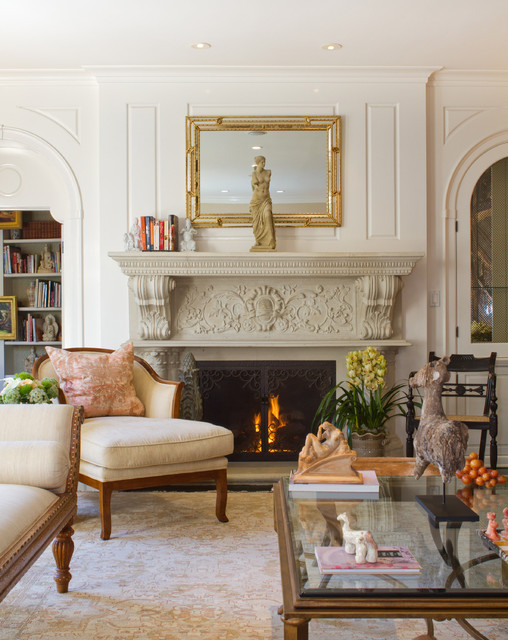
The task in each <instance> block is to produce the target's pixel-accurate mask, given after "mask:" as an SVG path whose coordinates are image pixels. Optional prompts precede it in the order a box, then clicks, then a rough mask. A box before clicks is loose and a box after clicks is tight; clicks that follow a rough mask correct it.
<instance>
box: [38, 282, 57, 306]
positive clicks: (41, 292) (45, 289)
mask: <svg viewBox="0 0 508 640" xmlns="http://www.w3.org/2000/svg"><path fill="white" fill-rule="evenodd" d="M34 297H35V305H34V306H36V307H44V308H46V307H47V308H50V307H61V306H62V285H61V284H60V283H59V282H53V280H36V281H35V296H34Z"/></svg>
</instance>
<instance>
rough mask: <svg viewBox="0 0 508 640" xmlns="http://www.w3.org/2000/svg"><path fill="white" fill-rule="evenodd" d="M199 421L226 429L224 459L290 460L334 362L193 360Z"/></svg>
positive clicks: (332, 375)
mask: <svg viewBox="0 0 508 640" xmlns="http://www.w3.org/2000/svg"><path fill="white" fill-rule="evenodd" d="M197 368H198V370H199V374H198V375H199V387H200V392H201V397H202V401H203V420H206V421H207V422H212V423H215V424H220V425H222V426H224V427H227V428H228V429H231V431H233V433H234V435H235V450H234V453H233V454H232V456H231V457H230V460H239V461H240V460H243V461H249V460H260V461H265V460H294V459H296V458H297V456H298V453H299V451H300V450H301V448H302V446H303V443H304V440H305V436H306V435H307V433H308V432H309V431H310V428H311V425H312V421H313V418H314V414H315V412H316V409H317V408H318V406H319V403H320V402H321V399H322V397H323V395H324V394H325V393H326V391H328V389H330V387H332V386H333V385H334V384H335V370H336V363H335V361H294V360H291V361H257V360H256V361H249V362H243V361H220V362H212V361H202V362H197Z"/></svg>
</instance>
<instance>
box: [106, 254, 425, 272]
mask: <svg viewBox="0 0 508 640" xmlns="http://www.w3.org/2000/svg"><path fill="white" fill-rule="evenodd" d="M108 255H109V256H110V257H111V258H112V259H113V260H115V261H116V262H118V264H119V266H120V268H121V270H122V272H123V273H124V274H125V275H128V276H135V275H165V276H200V275H201V276H223V277H224V276H225V277H228V276H230V277H236V276H245V277H255V276H259V275H264V276H298V277H315V276H363V275H394V276H404V275H409V274H410V273H411V271H412V270H413V268H414V266H415V264H416V262H417V261H418V260H419V259H420V258H421V257H423V255H424V254H423V253H419V252H393V253H282V252H280V253H216V252H214V253H209V252H156V251H142V252H136V251H130V252H129V251H121V252H110V253H109V254H108Z"/></svg>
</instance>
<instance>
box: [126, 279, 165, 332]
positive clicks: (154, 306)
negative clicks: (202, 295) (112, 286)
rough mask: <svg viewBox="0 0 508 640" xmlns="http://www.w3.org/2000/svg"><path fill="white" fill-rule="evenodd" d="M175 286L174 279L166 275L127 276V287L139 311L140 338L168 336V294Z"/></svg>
mask: <svg viewBox="0 0 508 640" xmlns="http://www.w3.org/2000/svg"><path fill="white" fill-rule="evenodd" d="M175 286H176V282H175V279H174V278H172V277H170V276H167V275H156V274H138V275H132V276H130V277H129V288H130V290H131V292H132V296H133V299H134V302H135V304H136V305H137V307H138V308H139V313H140V321H139V337H140V338H141V340H168V339H169V338H170V336H171V300H170V294H171V292H172V291H173V290H174V288H175Z"/></svg>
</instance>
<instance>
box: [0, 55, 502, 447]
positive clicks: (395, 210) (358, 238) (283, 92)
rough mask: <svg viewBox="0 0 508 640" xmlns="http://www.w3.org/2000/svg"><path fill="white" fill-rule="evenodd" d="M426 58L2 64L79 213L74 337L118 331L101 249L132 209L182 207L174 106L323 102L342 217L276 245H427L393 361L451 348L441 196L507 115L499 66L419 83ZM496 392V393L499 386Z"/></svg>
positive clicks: (237, 242) (236, 243) (7, 201)
mask: <svg viewBox="0 0 508 640" xmlns="http://www.w3.org/2000/svg"><path fill="white" fill-rule="evenodd" d="M432 71H433V70H432V69H421V68H417V69H411V68H391V69H381V68H380V69H330V68H317V69H314V70H312V69H300V70H299V69H295V70H291V69H279V70H277V69H240V68H237V69H235V68H222V69H214V68H209V69H205V68H152V69H151V68H146V69H144V68H132V69H128V68H111V69H109V68H106V67H102V68H101V67H97V68H90V69H88V70H86V72H76V73H75V74H60V75H59V74H53V76H52V77H51V78H49V77H47V76H41V75H38V74H36V73H32V74H26V73H24V74H21V73H18V74H16V72H11V75H10V76H9V77H7V76H4V77H3V78H2V77H1V74H0V125H4V126H5V127H10V128H16V129H19V130H21V131H24V132H28V133H29V134H30V135H32V136H34V137H36V138H37V139H38V140H39V142H40V144H41V146H42V147H44V146H47V148H48V149H51V150H52V152H53V156H54V157H55V156H56V157H60V158H62V159H63V161H64V162H65V163H66V164H67V166H68V167H69V169H70V170H71V173H72V175H73V176H74V179H75V184H76V185H77V187H78V195H79V197H78V200H80V202H81V207H82V210H81V212H80V215H81V216H82V219H81V222H80V223H73V225H72V228H73V234H77V235H79V234H81V236H82V259H81V258H80V257H79V256H75V259H74V263H73V266H72V269H80V268H81V267H80V264H82V276H80V277H81V281H82V289H83V292H82V294H83V298H82V301H83V304H82V308H83V309H84V311H85V315H84V318H83V331H82V335H83V342H84V343H85V344H88V345H96V346H108V347H116V346H118V345H119V344H120V343H121V342H123V341H124V340H125V339H126V338H127V337H128V335H129V334H128V318H127V313H128V292H127V279H126V277H125V276H123V275H122V273H121V272H120V269H119V268H118V266H117V265H116V263H115V262H113V260H111V259H110V258H109V257H108V252H109V251H117V250H121V249H123V240H122V237H123V234H124V232H125V231H126V230H127V229H128V228H129V226H130V223H131V221H132V220H133V218H135V217H136V216H139V215H148V214H152V215H153V214H155V215H157V216H159V217H166V216H167V215H169V214H177V215H178V216H180V217H181V218H183V217H184V215H185V116H187V115H235V114H241V115H252V116H262V115H319V114H321V115H341V116H342V127H343V129H342V145H343V148H342V151H343V156H342V187H343V201H342V219H343V226H342V227H341V228H339V229H333V228H327V229H304V228H298V229H292V228H279V229H277V240H278V249H279V250H280V251H304V250H305V251H339V252H340V251H345V252H349V251H360V250H361V251H423V252H426V254H427V258H425V259H422V260H421V261H420V262H419V263H418V264H417V266H416V268H415V270H414V272H413V274H412V275H411V276H409V277H408V278H406V279H405V286H404V289H403V291H402V293H401V302H400V304H401V305H402V315H403V318H404V321H403V322H404V326H403V327H402V335H403V336H404V337H405V338H406V339H407V340H408V341H409V342H411V343H412V344H413V345H414V346H412V347H408V348H404V349H401V351H400V353H399V355H398V356H397V360H396V367H397V371H396V376H395V377H396V379H402V378H404V377H405V376H406V375H407V373H408V372H409V371H410V370H412V369H414V368H416V367H417V366H418V365H419V364H420V363H423V362H424V361H425V358H426V354H427V352H428V350H429V349H435V350H436V351H438V352H445V351H453V350H454V349H455V348H456V346H457V345H456V344H454V340H453V332H454V327H455V322H456V315H457V312H456V307H455V297H454V296H455V291H454V289H453V286H454V285H453V282H454V265H455V254H454V251H455V237H454V234H453V233H450V231H451V229H452V226H453V223H454V218H455V215H457V214H456V210H455V209H454V208H453V207H452V208H447V207H448V205H447V198H448V200H453V198H450V196H449V194H450V193H452V192H454V189H455V191H457V192H459V196H460V197H462V198H463V195H462V194H460V184H462V182H463V180H462V179H461V176H462V175H463V174H464V176H465V178H467V175H466V174H467V171H466V168H467V167H466V165H468V162H469V159H470V158H471V154H472V155H473V156H474V155H475V153H476V152H477V151H478V150H479V151H485V153H488V149H487V147H488V146H489V145H488V143H489V141H491V140H493V137H494V142H497V143H499V144H501V141H502V139H503V136H504V135H505V134H506V132H507V131H508V118H507V113H506V107H507V104H508V79H507V77H506V74H504V73H501V72H498V73H490V74H489V73H486V74H478V73H474V74H471V73H468V72H462V73H458V74H457V73H456V74H453V73H451V72H439V73H436V74H435V75H434V77H433V78H432V80H431V82H430V87H429V86H428V85H427V79H428V76H429V75H430V74H431V73H432ZM0 142H1V140H0ZM1 146H2V147H6V146H7V148H9V145H5V142H2V143H1ZM11 147H12V144H11ZM38 153H40V152H38ZM50 155H51V154H50ZM480 155H481V154H480ZM484 157H485V158H486V157H487V156H484ZM0 160H1V161H2V162H4V161H5V158H4V156H0ZM57 164H58V163H57ZM469 164H470V163H469ZM461 172H462V173H461ZM427 173H428V179H427ZM478 175H479V174H478ZM466 182H467V180H466ZM29 183H30V181H29V180H28V181H27V182H26V184H29ZM457 185H458V186H457ZM34 190H35V191H34V194H35V197H34V198H32V199H30V198H28V199H24V200H23V201H22V202H21V203H20V202H19V200H17V199H16V197H8V198H5V197H1V196H0V205H1V206H2V207H4V208H7V207H8V208H20V207H21V206H25V205H26V204H27V205H28V206H35V203H36V202H37V189H36V188H35V187H34ZM447 194H448V196H447ZM452 195H453V193H452ZM459 200H460V198H459ZM68 201H69V202H71V201H72V198H70V199H69V200H68ZM42 204H46V203H42ZM69 206H71V205H69ZM72 206H74V205H72ZM459 215H464V214H463V213H461V214H459ZM72 216H74V217H75V216H76V212H72ZM72 240H73V239H72V238H71V241H72ZM80 242H81V240H80ZM251 244H252V234H251V231H250V230H249V229H234V228H224V229H209V230H205V229H203V230H199V236H198V249H200V250H212V251H219V252H226V253H227V252H228V251H238V250H240V251H242V250H245V251H248V249H249V247H250V245H251ZM80 261H81V262H80ZM67 269H68V265H66V270H67ZM447 269H448V272H447ZM447 274H448V277H447ZM66 277H67V276H66ZM69 277H70V276H69ZM73 282H74V283H76V282H78V284H79V278H78V279H77V280H76V278H75V279H74V280H73ZM427 282H428V283H429V284H427ZM64 286H65V285H64ZM428 290H435V291H439V292H440V294H441V306H440V307H433V308H430V309H429V300H428ZM72 295H73V294H71V297H72ZM68 313H70V314H71V316H70V317H69V318H68V319H67V320H66V323H67V325H68V326H69V323H73V324H72V326H77V327H79V326H80V323H81V320H82V319H81V317H77V314H80V313H81V308H80V305H73V308H72V309H70V310H69V311H68ZM72 314H74V317H72ZM447 314H448V315H447ZM447 317H450V318H451V320H450V322H448V321H447ZM77 333H79V332H77ZM70 335H73V334H72V332H71V333H70ZM76 335H77V334H76V332H75V333H74V336H76ZM67 345H68V346H70V345H69V343H68V342H67ZM501 346H503V345H501ZM500 350H501V349H498V351H500ZM504 355H506V356H508V353H504ZM500 366H502V363H500ZM503 395H506V398H507V402H508V389H507V393H506V394H504V391H503ZM500 405H501V406H502V400H501V401H500ZM505 438H506V439H507V440H508V437H506V436H505Z"/></svg>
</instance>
